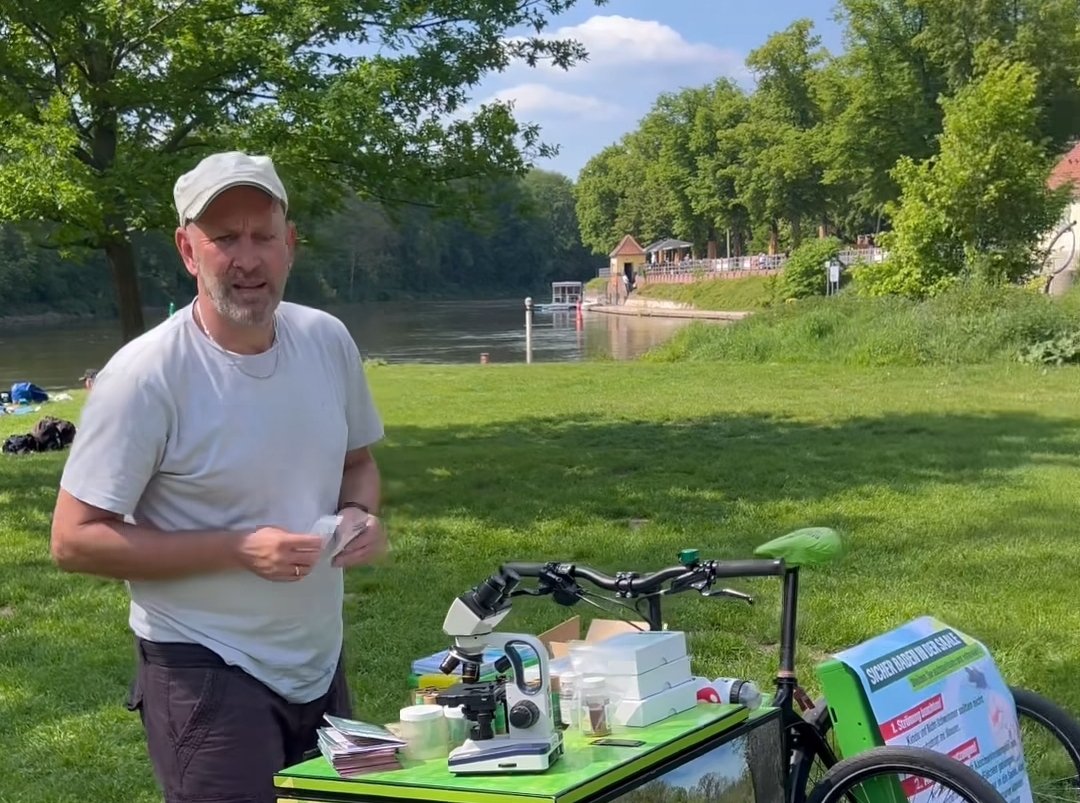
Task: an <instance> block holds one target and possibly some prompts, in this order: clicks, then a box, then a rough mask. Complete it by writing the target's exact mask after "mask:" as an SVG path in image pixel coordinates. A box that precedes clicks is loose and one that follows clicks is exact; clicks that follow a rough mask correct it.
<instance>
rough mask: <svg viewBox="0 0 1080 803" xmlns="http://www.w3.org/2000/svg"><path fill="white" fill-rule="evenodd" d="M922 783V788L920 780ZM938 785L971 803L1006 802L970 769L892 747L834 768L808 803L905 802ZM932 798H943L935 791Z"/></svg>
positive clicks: (917, 749) (921, 752)
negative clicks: (844, 802)
mask: <svg viewBox="0 0 1080 803" xmlns="http://www.w3.org/2000/svg"><path fill="white" fill-rule="evenodd" d="M889 776H892V778H893V780H892V784H891V785H890V782H889ZM920 778H921V779H922V783H919V782H918V781H917V780H916V779H920ZM934 785H936V786H938V787H943V788H944V789H947V790H949V791H950V792H953V793H954V794H955V795H957V796H958V797H959V799H960V800H964V801H967V803H1005V798H1004V797H1002V796H1001V793H1000V792H998V790H997V789H995V788H994V787H993V785H991V784H990V783H989V782H988V781H987V780H986V779H985V778H983V777H982V776H981V775H980V774H979V773H978V772H976V771H975V770H973V769H972V768H971V767H969V766H968V765H967V764H964V763H963V762H960V761H957V760H956V759H953V758H949V757H948V756H947V755H945V754H944V753H938V752H936V751H934V750H929V749H927V748H925V747H892V746H887V747H875V748H872V749H870V750H867V751H866V752H864V753H860V754H859V755H857V756H852V757H851V758H848V759H844V760H843V761H840V762H838V763H837V764H835V765H834V766H833V768H832V769H830V770H829V771H828V772H826V773H825V776H824V777H823V778H822V779H821V780H820V781H819V782H818V783H817V784H816V785H815V786H814V788H813V791H811V793H810V797H809V799H808V803H838V801H841V800H846V801H853V802H854V803H877V802H878V801H903V800H905V799H906V798H908V797H911V796H913V795H914V794H916V793H921V792H929V791H930V790H931V788H932V787H933V786H934ZM931 794H932V796H933V799H935V800H937V799H939V796H938V794H937V790H934V792H932V793H931ZM948 799H949V800H950V801H951V800H952V797H949V798H948Z"/></svg>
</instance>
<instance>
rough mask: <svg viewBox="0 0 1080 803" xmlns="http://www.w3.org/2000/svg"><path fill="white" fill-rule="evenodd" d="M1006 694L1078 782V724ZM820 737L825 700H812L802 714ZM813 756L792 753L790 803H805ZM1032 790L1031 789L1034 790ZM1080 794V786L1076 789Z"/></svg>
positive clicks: (1022, 691) (1046, 706)
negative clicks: (1052, 741) (1055, 746)
mask: <svg viewBox="0 0 1080 803" xmlns="http://www.w3.org/2000/svg"><path fill="white" fill-rule="evenodd" d="M1009 692H1010V693H1011V694H1012V696H1013V701H1014V703H1015V705H1016V713H1017V717H1018V718H1019V717H1030V718H1031V719H1033V720H1034V721H1036V722H1037V723H1039V724H1040V725H1042V726H1043V727H1044V728H1046V730H1047V731H1049V732H1050V733H1051V734H1052V735H1053V736H1054V737H1055V738H1056V739H1057V741H1058V743H1059V744H1060V745H1061V746H1062V747H1063V748H1064V749H1065V752H1066V753H1067V754H1068V756H1069V758H1070V759H1071V760H1072V763H1073V769H1074V770H1075V771H1076V776H1077V779H1078V783H1080V722H1078V721H1077V720H1076V718H1074V717H1073V716H1072V714H1070V713H1069V712H1068V711H1066V710H1065V709H1064V708H1062V707H1061V706H1059V705H1058V704H1057V703H1054V702H1053V701H1051V700H1050V699H1048V698H1047V697H1044V696H1043V695H1041V694H1039V693H1038V692H1035V691H1032V690H1031V689H1026V688H1023V687H1020V686H1010V687H1009ZM803 718H804V719H805V720H806V721H807V722H808V723H809V724H810V725H811V726H813V727H814V728H815V729H816V730H817V731H818V732H819V733H820V734H821V735H822V737H823V738H825V736H826V735H827V734H828V732H829V731H830V729H831V728H832V717H831V716H830V714H829V706H828V703H827V701H826V700H825V699H824V698H820V699H818V700H815V701H814V707H813V708H812V709H811V710H810V711H807V712H806V714H804V715H803ZM813 763H814V756H813V755H807V754H806V753H804V752H802V751H795V752H794V753H793V754H792V759H791V773H792V787H793V789H794V790H795V791H794V793H793V795H792V797H791V799H790V803H804V802H805V803H808V801H807V796H806V794H805V787H806V784H807V782H808V781H809V779H810V768H811V767H812V766H813ZM1033 791H1034V790H1033ZM1078 792H1080V787H1078Z"/></svg>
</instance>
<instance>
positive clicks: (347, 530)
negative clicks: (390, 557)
mask: <svg viewBox="0 0 1080 803" xmlns="http://www.w3.org/2000/svg"><path fill="white" fill-rule="evenodd" d="M338 515H340V516H341V524H339V525H338V529H339V531H340V532H341V535H342V539H343V540H344V539H348V538H350V537H351V538H352V540H350V541H349V542H348V543H347V544H346V546H345V549H343V550H342V551H341V552H339V553H338V554H337V555H335V556H334V559H333V561H332V562H331V565H332V566H334V567H335V568H339V569H344V568H348V567H349V566H363V565H365V564H369V563H374V562H375V561H377V560H378V559H379V558H381V557H382V556H383V555H385V554H386V551H387V542H386V533H385V532H384V531H383V526H382V522H381V521H380V520H379V517H378V516H373V515H371V514H370V513H365V512H364V511H362V510H358V509H356V508H351V507H350V508H345V509H344V510H342V511H341V512H340V513H339V514H338ZM354 533H355V535H354Z"/></svg>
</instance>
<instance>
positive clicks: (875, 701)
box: [836, 616, 1032, 803]
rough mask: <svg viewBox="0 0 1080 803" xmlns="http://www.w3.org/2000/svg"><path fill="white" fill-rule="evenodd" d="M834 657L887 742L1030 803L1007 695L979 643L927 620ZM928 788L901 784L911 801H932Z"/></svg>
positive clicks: (911, 781) (915, 781)
mask: <svg viewBox="0 0 1080 803" xmlns="http://www.w3.org/2000/svg"><path fill="white" fill-rule="evenodd" d="M836 658H837V659H839V660H840V661H842V662H843V663H844V664H846V665H847V666H848V667H849V668H850V669H851V670H852V671H853V672H854V673H855V674H856V676H857V677H858V678H859V680H860V681H861V683H862V686H863V691H864V692H865V694H866V698H867V700H868V701H869V703H870V709H871V710H872V711H873V713H874V717H875V719H876V720H877V724H878V727H879V728H880V730H881V736H882V739H883V740H884V742H885V744H889V745H903V746H911V747H927V748H931V749H933V750H936V751H938V752H941V753H947V754H948V755H950V756H952V757H953V758H956V759H959V760H960V761H963V762H964V763H965V764H967V765H968V766H970V767H972V768H974V769H975V770H977V771H978V772H979V774H981V775H982V776H983V777H984V778H986V779H987V780H988V781H989V782H990V783H991V784H993V785H994V786H995V787H996V788H997V790H998V791H999V792H1000V793H1001V795H1002V796H1003V797H1004V798H1005V799H1006V800H1007V801H1008V803H1031V799H1032V798H1031V785H1030V784H1029V782H1028V777H1027V770H1026V767H1025V764H1024V753H1023V748H1022V746H1021V744H1020V729H1019V727H1018V725H1017V720H1016V708H1015V703H1014V702H1013V697H1012V693H1011V692H1010V691H1009V687H1008V685H1007V684H1006V683H1005V681H1004V680H1003V679H1002V677H1001V674H1000V673H999V672H998V670H997V666H996V665H995V664H994V661H993V659H992V658H991V657H990V653H989V651H988V650H987V649H986V648H985V647H984V646H983V645H982V644H980V643H979V642H978V641H976V640H975V639H973V638H971V637H969V636H966V635H964V634H963V633H961V632H960V631H958V630H956V629H955V628H952V627H949V626H948V625H946V624H944V623H942V622H940V621H938V620H937V619H934V618H932V617H929V616H927V617H923V618H921V619H916V620H914V621H912V622H909V623H907V624H906V625H903V626H902V627H899V628H897V629H896V630H893V631H891V632H889V633H884V634H882V635H880V636H877V637H875V638H873V639H870V640H869V641H866V642H864V643H862V644H860V645H858V646H856V647H852V648H851V649H849V650H845V651H844V652H841V653H838V654H837V655H836ZM927 785H928V782H926V781H924V780H923V779H922V778H911V777H908V778H905V779H904V780H903V781H902V782H901V786H902V787H903V790H904V793H905V794H906V795H907V797H908V800H910V801H911V802H912V803H930V800H931V798H932V797H936V796H935V795H933V790H930V789H928V788H927ZM939 791H940V790H939Z"/></svg>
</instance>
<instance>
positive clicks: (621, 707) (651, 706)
mask: <svg viewBox="0 0 1080 803" xmlns="http://www.w3.org/2000/svg"><path fill="white" fill-rule="evenodd" d="M695 705H697V684H696V683H694V682H693V681H692V680H690V681H687V682H686V683H680V684H679V685H678V686H673V687H672V688H670V689H668V690H667V691H662V692H660V693H659V694H654V695H652V696H651V697H647V698H645V699H644V700H620V701H618V702H616V703H615V710H614V713H613V715H612V720H613V721H614V723H615V724H616V725H623V726H627V727H632V728H643V727H645V726H646V725H652V724H653V723H654V722H660V721H661V720H664V719H667V718H668V717H671V716H674V715H675V714H681V713H682V712H683V711H689V710H690V709H691V708H693V707H694V706H695Z"/></svg>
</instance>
